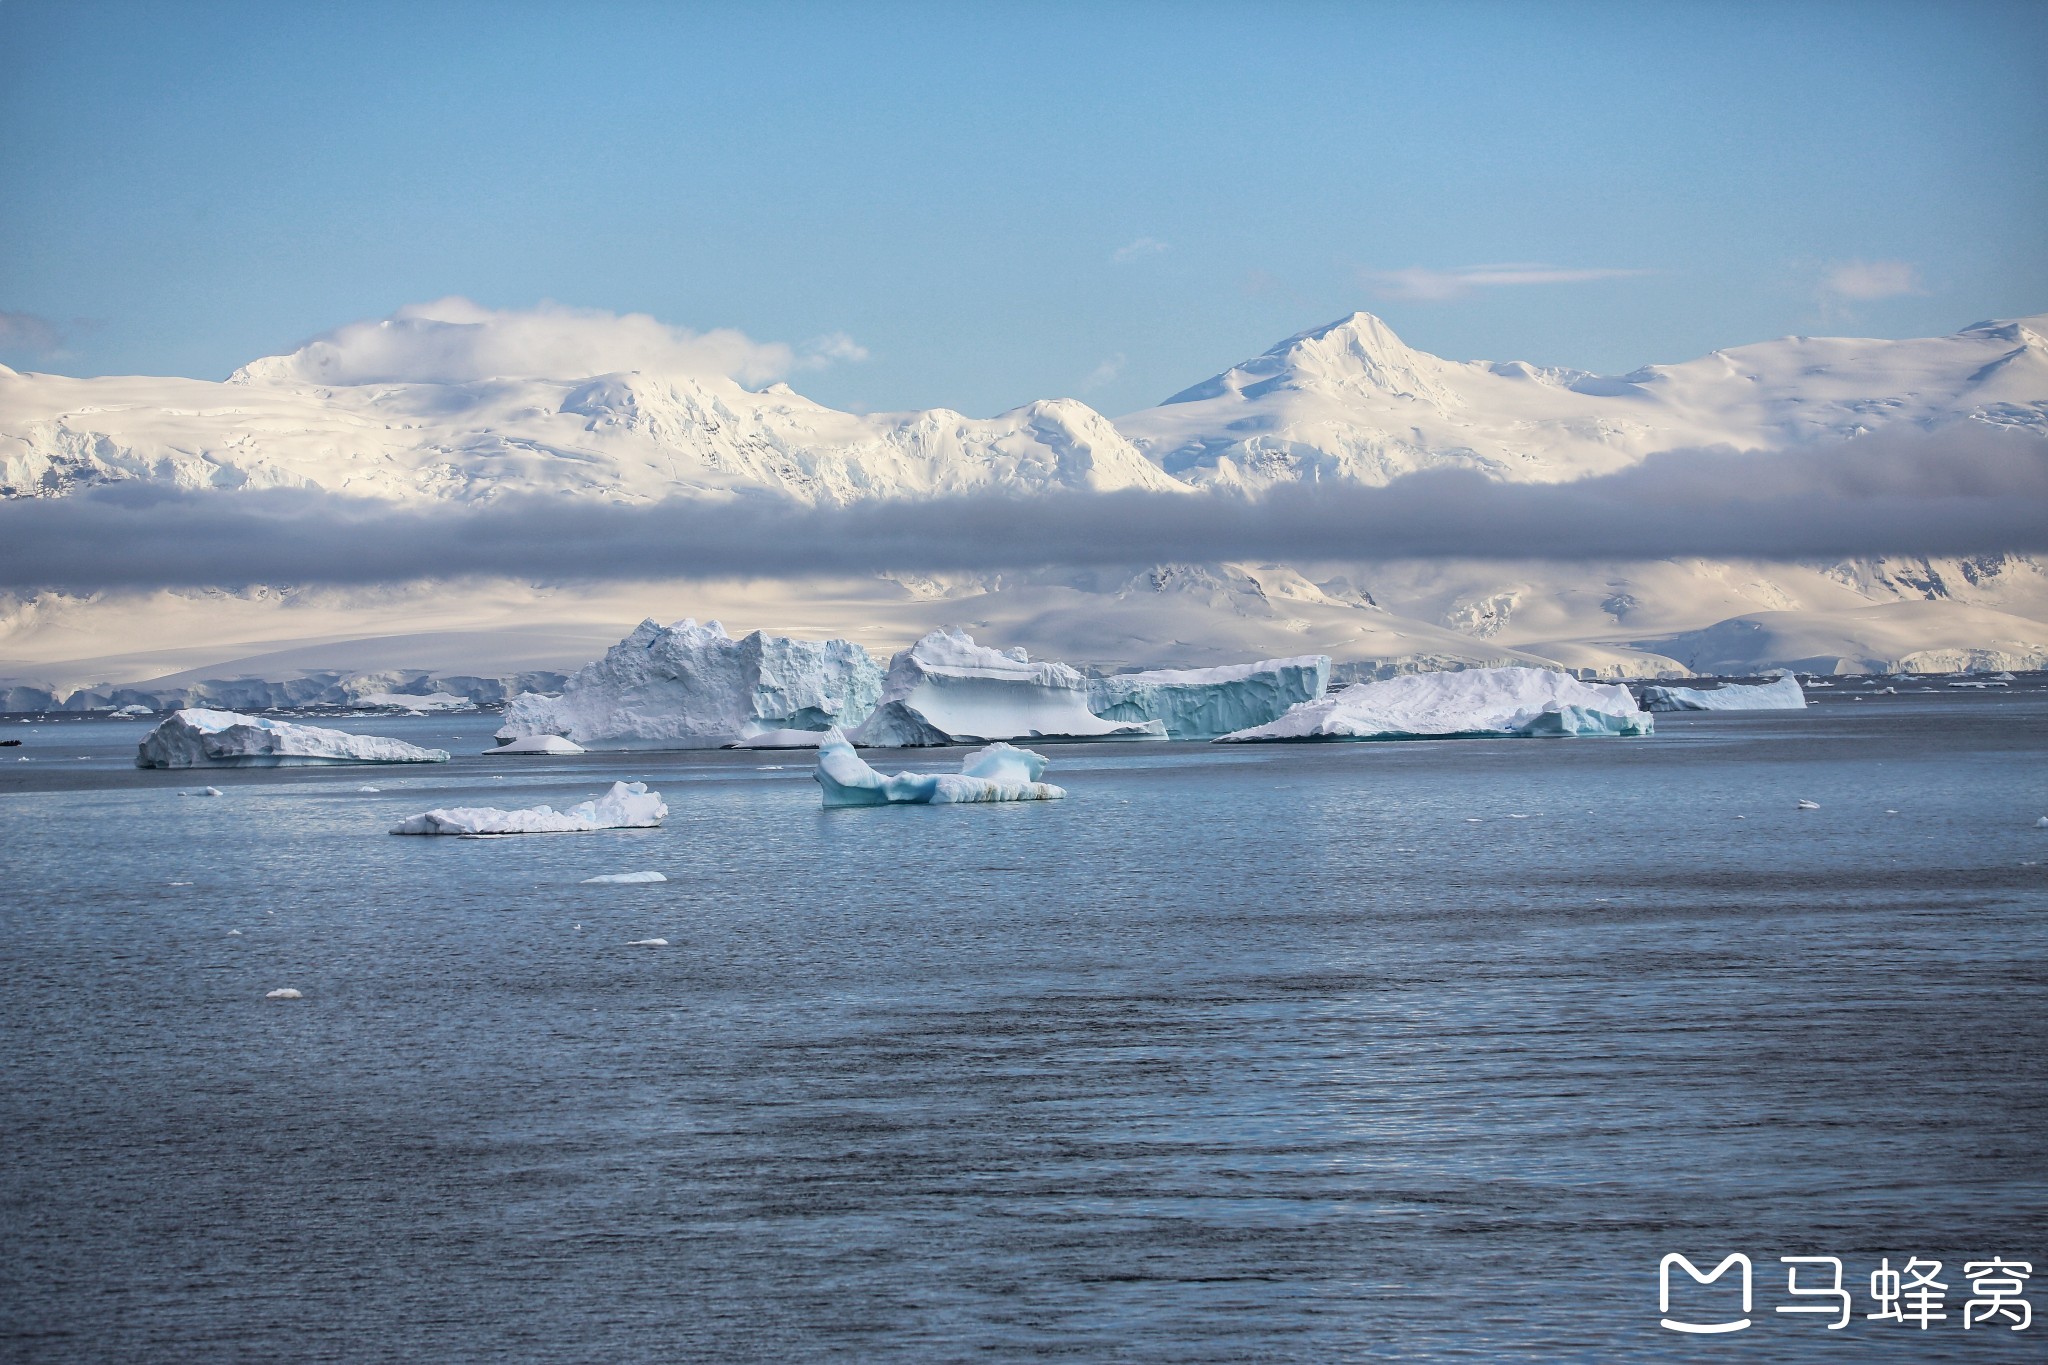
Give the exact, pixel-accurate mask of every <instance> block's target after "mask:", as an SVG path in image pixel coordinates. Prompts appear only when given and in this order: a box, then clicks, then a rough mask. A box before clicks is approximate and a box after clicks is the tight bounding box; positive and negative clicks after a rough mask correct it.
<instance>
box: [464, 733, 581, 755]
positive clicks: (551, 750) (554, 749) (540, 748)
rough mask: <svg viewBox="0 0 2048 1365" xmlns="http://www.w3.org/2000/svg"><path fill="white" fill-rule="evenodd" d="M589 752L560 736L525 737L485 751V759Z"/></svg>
mask: <svg viewBox="0 0 2048 1365" xmlns="http://www.w3.org/2000/svg"><path fill="white" fill-rule="evenodd" d="M588 752H590V751H589V750H588V749H585V748H584V747H583V746H582V745H580V744H571V743H570V742H569V741H568V740H566V739H563V738H562V737H561V736H560V735H525V736H522V737H521V738H519V739H514V740H508V741H507V742H506V743H503V744H500V745H499V746H498V747H497V748H495V749H486V750H484V757H485V758H498V757H500V756H503V755H510V756H513V757H517V756H519V755H522V754H556V755H568V754H582V753H588Z"/></svg>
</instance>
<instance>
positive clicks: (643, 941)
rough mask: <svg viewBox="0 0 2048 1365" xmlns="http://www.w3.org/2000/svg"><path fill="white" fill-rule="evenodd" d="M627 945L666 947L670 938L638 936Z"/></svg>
mask: <svg viewBox="0 0 2048 1365" xmlns="http://www.w3.org/2000/svg"><path fill="white" fill-rule="evenodd" d="M577 927H578V928H579V929H580V928H582V926H581V925H578V926H577ZM626 946H627V947H628V948H666V947H668V940H667V939H665V938H636V939H634V940H633V941H632V942H631V943H628V944H627V945H626Z"/></svg>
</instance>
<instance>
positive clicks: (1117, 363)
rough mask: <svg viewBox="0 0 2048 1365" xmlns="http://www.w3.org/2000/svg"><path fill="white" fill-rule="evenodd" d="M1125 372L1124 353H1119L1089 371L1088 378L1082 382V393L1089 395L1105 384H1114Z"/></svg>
mask: <svg viewBox="0 0 2048 1365" xmlns="http://www.w3.org/2000/svg"><path fill="white" fill-rule="evenodd" d="M1123 372H1124V353H1123V352H1122V351H1118V352H1117V353H1116V354H1115V355H1113V356H1111V357H1110V358H1109V359H1107V360H1105V361H1103V362H1102V363H1101V364H1100V365H1097V366H1096V367H1095V368H1094V369H1092V370H1090V371H1088V377H1087V378H1086V379H1084V380H1082V381H1081V392H1083V393H1089V392H1092V391H1094V390H1096V389H1099V388H1101V387H1102V386H1103V385H1105V384H1114V383H1115V382H1116V381H1117V378H1118V376H1120V375H1121V374H1123Z"/></svg>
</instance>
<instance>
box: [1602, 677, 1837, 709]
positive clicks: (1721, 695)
mask: <svg viewBox="0 0 2048 1365" xmlns="http://www.w3.org/2000/svg"><path fill="white" fill-rule="evenodd" d="M1643 709H1644V710H1645V711H1803V710H1805V709H1806V693H1805V692H1803V691H1801V690H1800V687H1799V679H1797V678H1795V677H1793V676H1792V675H1791V674H1790V673H1787V674H1784V675H1783V676H1782V677H1779V678H1777V679H1774V680H1773V681H1771V682H1767V683H1729V684H1727V685H1725V686H1722V687H1706V688H1701V687H1645V688H1644V689H1643Z"/></svg>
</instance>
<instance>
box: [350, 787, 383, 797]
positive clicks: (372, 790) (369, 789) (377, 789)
mask: <svg viewBox="0 0 2048 1365" xmlns="http://www.w3.org/2000/svg"><path fill="white" fill-rule="evenodd" d="M356 790H357V791H359V792H369V793H370V794H371V795H373V796H374V795H376V794H377V793H378V792H381V791H383V790H384V789H383V788H382V787H357V788H356Z"/></svg>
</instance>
